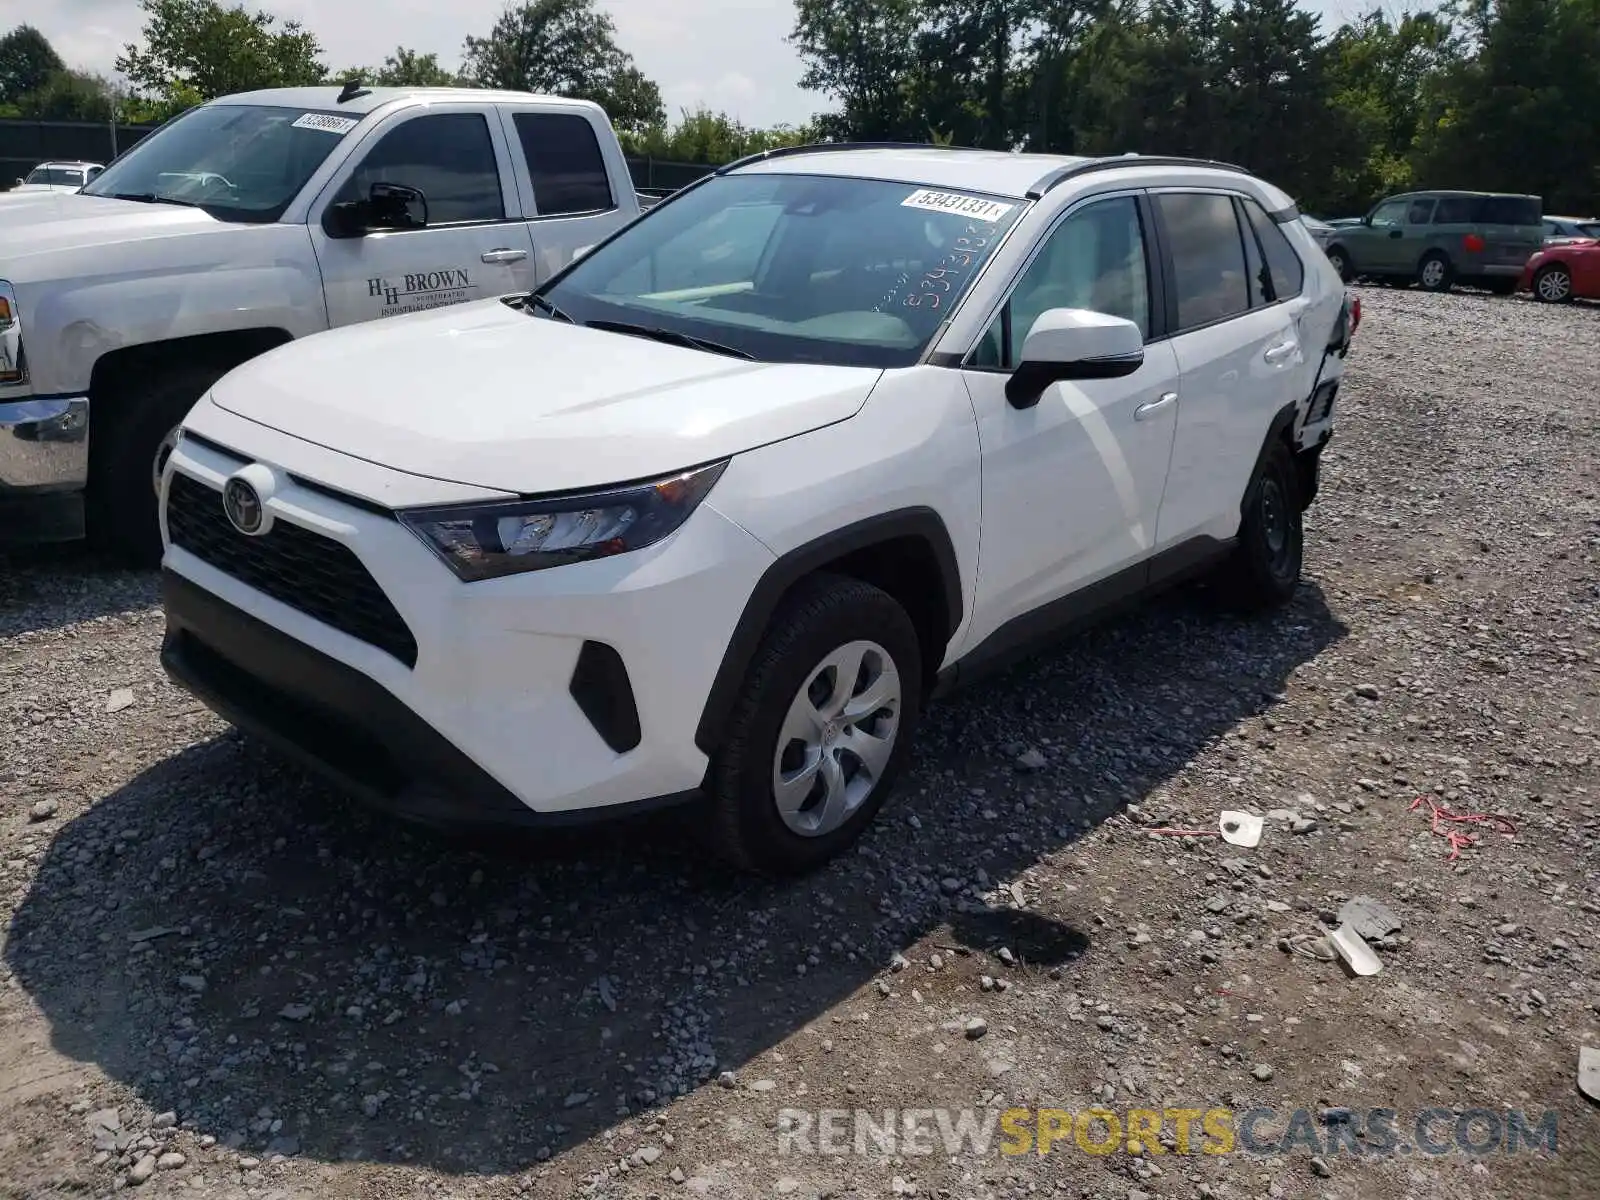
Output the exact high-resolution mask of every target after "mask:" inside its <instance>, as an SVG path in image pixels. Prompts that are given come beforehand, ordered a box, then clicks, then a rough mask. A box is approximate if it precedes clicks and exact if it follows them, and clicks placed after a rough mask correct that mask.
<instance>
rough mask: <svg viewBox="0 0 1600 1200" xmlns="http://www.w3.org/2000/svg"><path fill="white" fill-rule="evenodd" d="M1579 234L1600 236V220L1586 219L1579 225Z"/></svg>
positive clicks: (1593, 236) (1592, 236)
mask: <svg viewBox="0 0 1600 1200" xmlns="http://www.w3.org/2000/svg"><path fill="white" fill-rule="evenodd" d="M1578 236H1579V237H1587V238H1600V221H1584V222H1583V223H1582V224H1580V225H1579V226H1578Z"/></svg>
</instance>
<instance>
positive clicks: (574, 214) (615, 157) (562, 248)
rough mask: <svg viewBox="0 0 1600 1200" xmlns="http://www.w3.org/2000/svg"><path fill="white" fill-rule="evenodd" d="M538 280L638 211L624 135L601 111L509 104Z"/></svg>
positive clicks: (509, 133)
mask: <svg viewBox="0 0 1600 1200" xmlns="http://www.w3.org/2000/svg"><path fill="white" fill-rule="evenodd" d="M499 109H500V119H501V123H502V126H503V128H504V129H505V134H506V142H507V144H508V145H509V146H510V147H511V153H512V159H513V160H514V161H513V168H514V170H515V173H516V180H517V190H518V192H519V193H520V196H521V201H522V210H521V211H522V216H523V219H524V221H525V222H526V223H527V230H528V235H529V237H530V238H531V240H532V242H533V255H534V262H535V271H536V273H537V281H536V282H543V281H544V280H546V279H548V278H549V277H550V276H551V275H553V274H555V273H556V272H557V271H559V270H561V269H562V268H563V267H565V266H566V265H567V264H568V263H569V262H571V261H572V259H573V256H574V255H575V254H576V253H577V252H578V251H579V250H580V249H583V248H585V247H588V246H592V245H594V244H595V243H596V242H598V241H600V240H602V239H603V238H605V237H607V236H609V235H610V234H611V232H612V231H613V230H615V229H617V228H618V227H619V226H621V225H624V224H626V223H627V222H628V221H630V220H632V219H633V217H634V216H636V215H637V213H638V211H639V210H638V199H637V196H636V194H635V192H634V190H633V179H632V177H631V176H630V175H629V173H628V164H627V162H626V161H625V160H624V159H623V157H622V152H621V147H620V145H619V143H618V142H617V138H616V135H615V134H614V133H613V132H612V131H611V129H610V128H609V126H608V125H606V123H605V117H604V116H603V115H602V114H601V113H600V111H599V110H598V109H595V110H593V111H592V112H591V111H590V110H589V107H588V106H585V107H579V106H576V105H573V106H571V107H569V108H558V107H553V106H550V105H541V104H539V103H536V102H535V103H527V104H502V105H500V106H499Z"/></svg>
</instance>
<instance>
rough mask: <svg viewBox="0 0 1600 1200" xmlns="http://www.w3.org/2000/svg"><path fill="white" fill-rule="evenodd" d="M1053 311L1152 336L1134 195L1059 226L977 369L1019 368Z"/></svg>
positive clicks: (993, 330)
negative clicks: (1074, 312)
mask: <svg viewBox="0 0 1600 1200" xmlns="http://www.w3.org/2000/svg"><path fill="white" fill-rule="evenodd" d="M1235 241H1237V238H1236V239H1235ZM1051 308H1085V309H1090V310H1092V311H1094V312H1102V313H1107V314H1108V315H1110V316H1113V317H1124V318H1126V319H1127V320H1129V321H1132V322H1133V323H1134V324H1135V325H1137V326H1138V327H1139V331H1140V332H1141V333H1143V334H1144V335H1145V336H1146V337H1148V336H1149V334H1150V275H1149V267H1148V265H1147V261H1146V258H1145V250H1144V229H1143V226H1142V225H1141V224H1140V221H1139V205H1138V202H1137V201H1136V200H1134V198H1133V197H1131V196H1119V197H1116V198H1115V199H1111V200H1101V201H1098V202H1096V203H1094V204H1090V205H1088V206H1086V207H1084V208H1080V209H1079V210H1078V211H1077V212H1075V213H1073V214H1072V215H1071V216H1070V217H1068V218H1067V219H1066V220H1064V221H1062V222H1061V224H1059V225H1057V226H1056V228H1055V229H1054V231H1052V232H1051V234H1050V236H1049V238H1048V240H1046V242H1045V244H1044V245H1043V246H1042V247H1041V248H1040V250H1039V253H1038V254H1037V255H1036V256H1035V257H1034V260H1033V262H1032V263H1031V264H1029V266H1028V269H1027V271H1026V273H1024V275H1023V276H1022V278H1021V279H1020V280H1019V281H1018V282H1017V285H1016V287H1015V288H1014V289H1012V292H1011V298H1010V299H1009V300H1007V301H1006V304H1005V307H1004V308H1003V309H1002V310H1001V313H1000V316H999V317H997V318H996V319H995V322H994V324H993V325H992V326H990V328H989V330H988V332H987V333H985V334H984V337H983V341H982V342H980V343H979V345H978V348H977V350H976V351H975V352H974V355H973V363H974V365H975V366H980V367H1007V368H1009V367H1014V366H1016V364H1017V359H1018V355H1019V354H1020V352H1021V350H1022V343H1023V342H1024V341H1025V340H1026V339H1027V336H1028V330H1030V329H1031V328H1033V323H1034V322H1035V321H1036V320H1038V319H1039V314H1041V313H1043V312H1044V311H1045V310H1047V309H1051Z"/></svg>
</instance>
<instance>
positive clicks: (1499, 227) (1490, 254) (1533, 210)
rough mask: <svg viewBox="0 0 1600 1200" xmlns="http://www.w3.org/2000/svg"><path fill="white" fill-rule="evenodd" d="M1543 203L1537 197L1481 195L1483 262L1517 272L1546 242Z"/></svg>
mask: <svg viewBox="0 0 1600 1200" xmlns="http://www.w3.org/2000/svg"><path fill="white" fill-rule="evenodd" d="M1542 208H1543V205H1542V204H1541V203H1540V201H1539V197H1537V196H1481V197H1479V199H1478V201H1477V221H1476V222H1475V224H1476V226H1477V232H1478V234H1479V236H1481V237H1482V238H1483V242H1484V247H1483V254H1482V263H1483V265H1484V266H1485V267H1488V268H1500V270H1499V271H1498V272H1497V273H1499V274H1515V273H1516V272H1517V271H1520V270H1521V269H1522V267H1523V264H1524V263H1526V262H1527V261H1528V257H1529V256H1530V255H1531V254H1532V253H1533V252H1534V251H1535V250H1537V249H1539V248H1540V247H1541V246H1543V245H1544V213H1543V212H1542V211H1541V210H1542Z"/></svg>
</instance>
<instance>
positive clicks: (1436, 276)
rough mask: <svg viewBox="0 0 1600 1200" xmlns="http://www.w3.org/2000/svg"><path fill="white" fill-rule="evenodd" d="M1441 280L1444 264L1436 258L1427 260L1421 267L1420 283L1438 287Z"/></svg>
mask: <svg viewBox="0 0 1600 1200" xmlns="http://www.w3.org/2000/svg"><path fill="white" fill-rule="evenodd" d="M1443 278H1444V264H1443V263H1442V262H1440V261H1439V260H1438V259H1437V258H1433V259H1429V260H1428V261H1427V262H1425V263H1424V264H1423V265H1422V282H1423V283H1425V284H1427V285H1428V286H1429V287H1438V286H1439V281H1440V280H1442V279H1443Z"/></svg>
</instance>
